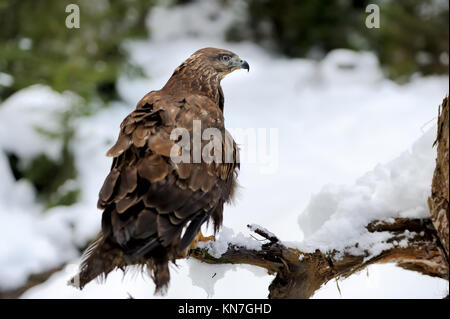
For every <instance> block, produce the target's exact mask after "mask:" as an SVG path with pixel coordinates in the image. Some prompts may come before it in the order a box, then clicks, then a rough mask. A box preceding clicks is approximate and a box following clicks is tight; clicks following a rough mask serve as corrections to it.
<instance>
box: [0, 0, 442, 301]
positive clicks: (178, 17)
mask: <svg viewBox="0 0 450 319" xmlns="http://www.w3.org/2000/svg"><path fill="white" fill-rule="evenodd" d="M219 5H220V4H218V2H215V1H199V2H194V3H191V4H187V5H183V6H177V7H176V8H175V9H170V10H169V9H167V8H164V7H161V8H160V9H158V10H154V11H153V12H152V13H151V14H150V15H149V17H148V21H147V25H148V26H149V27H150V28H151V35H152V37H151V38H150V39H147V40H144V41H134V42H130V41H127V42H126V43H124V48H126V49H127V50H129V51H130V53H131V61H132V62H134V63H137V64H138V65H141V66H142V67H143V69H144V72H145V77H144V78H138V79H135V78H133V79H131V78H129V77H127V76H126V75H123V76H122V77H121V78H120V81H119V84H118V89H119V93H120V94H121V96H122V98H123V100H124V101H125V103H112V105H111V106H110V107H109V108H107V109H103V110H101V111H99V112H98V113H96V114H94V115H93V116H90V117H86V118H80V119H78V120H77V122H76V123H73V124H74V127H75V128H76V131H75V137H74V140H73V141H72V143H71V145H70V147H71V150H72V151H73V153H74V154H76V158H75V165H76V169H77V172H78V176H77V179H76V180H74V181H70V182H68V183H67V185H64V187H68V188H71V187H72V188H73V187H76V186H78V188H80V189H81V190H82V193H81V196H80V198H79V201H78V202H77V203H76V204H74V205H72V206H68V207H54V208H52V209H50V210H47V211H44V208H43V207H41V205H40V204H38V203H37V202H36V198H35V193H34V190H33V188H32V187H31V185H30V184H29V183H28V182H26V181H23V180H19V181H16V180H15V179H14V177H13V176H12V174H11V172H10V169H9V166H8V162H7V159H6V157H5V156H4V154H3V153H2V152H0V176H2V183H1V184H0V265H1V267H0V290H2V289H13V288H15V287H18V286H20V285H21V284H23V283H24V281H25V280H26V278H27V276H28V275H29V274H31V273H34V272H39V271H43V270H48V269H50V268H52V267H54V266H58V265H60V264H61V263H66V262H68V264H67V266H66V267H65V268H64V269H63V270H61V271H59V272H56V273H55V274H53V275H52V276H51V277H50V278H49V279H48V280H47V281H46V282H45V283H43V284H41V285H39V286H36V287H34V288H32V289H30V290H28V291H27V292H26V293H25V294H24V295H23V298H128V296H129V295H128V294H130V295H132V296H133V297H134V298H161V297H160V296H154V295H153V291H154V285H153V283H152V281H151V279H149V278H148V277H146V276H140V275H132V273H130V274H127V275H125V276H123V274H122V272H121V271H115V272H113V273H111V274H110V276H108V279H107V281H106V282H105V283H104V284H98V283H97V282H92V283H90V284H88V285H87V286H86V287H85V289H84V290H83V291H78V290H76V289H74V288H73V287H69V286H66V282H67V280H68V279H69V278H70V277H71V275H73V274H74V273H75V272H76V268H77V265H78V264H79V252H78V247H82V246H84V245H85V244H86V242H87V241H88V240H89V239H90V238H92V237H94V236H95V234H96V233H97V232H98V231H99V229H100V219H101V212H100V211H98V210H97V209H96V201H97V195H98V191H99V189H100V187H101V185H102V183H103V180H104V178H105V177H106V175H107V172H108V170H109V167H110V159H109V158H106V157H105V153H106V150H107V149H108V148H109V146H111V145H112V143H113V142H114V140H115V139H116V137H117V134H118V128H119V125H120V122H121V121H122V119H123V118H124V117H125V116H126V115H127V114H128V113H129V112H130V111H131V110H132V109H133V108H134V105H136V103H137V101H138V100H139V99H140V98H141V97H142V96H143V95H144V94H145V93H147V92H148V91H150V90H153V89H159V88H160V87H161V86H162V85H164V83H165V81H167V79H168V78H169V77H170V75H171V74H172V72H173V70H174V69H175V68H176V67H177V66H178V65H179V64H180V63H181V62H182V61H183V60H184V59H185V58H186V57H188V56H189V55H190V54H192V53H193V52H194V51H196V50H198V49H199V48H202V47H208V46H215V47H221V48H227V49H230V50H232V51H233V52H236V53H237V54H239V55H240V56H241V57H242V58H244V59H245V60H247V61H248V62H249V64H250V66H251V72H249V73H247V72H239V71H236V72H234V73H233V74H231V75H229V76H228V77H227V78H226V79H224V80H223V82H222V86H223V90H224V93H225V118H226V125H227V127H228V128H229V130H230V132H237V130H239V129H242V130H249V132H253V133H254V134H256V135H255V136H256V141H257V142H258V143H259V142H260V141H261V139H262V138H260V137H259V135H258V132H259V131H258V129H263V131H264V132H265V133H266V134H267V135H266V136H270V129H273V130H272V132H276V134H273V138H272V139H271V140H269V142H270V143H268V144H269V145H270V147H267V148H266V150H265V153H266V154H265V155H266V156H260V155H258V154H256V156H255V157H254V159H255V160H248V159H249V157H250V159H251V156H249V155H251V154H250V152H251V149H252V145H249V143H248V142H247V141H246V136H245V134H242V135H240V134H237V135H238V136H236V137H235V138H236V140H237V142H238V143H239V144H241V147H242V153H243V156H242V157H241V159H243V162H242V163H241V172H240V176H239V183H240V185H241V187H240V188H239V190H238V192H239V196H238V199H237V200H236V202H235V203H234V205H230V206H227V207H226V208H225V212H224V227H223V229H222V230H221V232H219V233H218V234H217V240H216V241H215V242H210V243H207V244H202V245H205V246H203V247H205V248H208V250H209V252H210V253H211V254H213V255H214V256H220V255H221V254H223V252H225V250H226V248H227V246H228V242H230V241H231V242H234V243H239V244H241V245H245V246H246V247H254V248H258V247H260V245H261V242H259V241H257V240H255V239H254V238H252V237H250V231H249V230H248V229H247V227H246V225H248V224H256V225H262V226H263V227H266V228H267V229H268V230H269V231H270V232H273V233H274V234H276V235H277V237H278V238H280V240H282V241H283V242H285V243H289V244H291V243H292V245H297V246H298V247H300V248H302V249H304V250H305V251H308V249H312V247H317V248H320V249H322V250H324V251H327V250H328V249H330V248H331V247H335V248H345V247H351V246H352V244H353V243H355V242H356V241H358V242H360V243H361V246H360V247H361V249H362V248H366V249H368V250H369V251H370V253H371V254H376V253H378V252H380V251H382V250H383V249H386V248H388V245H387V244H386V243H385V242H383V241H386V240H387V238H388V235H387V234H384V233H378V234H369V233H367V232H366V231H365V230H364V228H363V227H362V226H363V225H365V224H366V223H367V222H368V221H371V220H375V219H384V220H391V221H392V218H393V217H397V216H409V217H423V216H426V214H427V208H426V198H427V196H428V193H429V188H430V183H431V176H432V171H433V168H434V157H435V149H433V148H431V144H432V142H433V138H434V134H435V128H434V126H433V124H434V123H435V117H436V115H437V107H438V105H439V104H440V103H441V101H442V99H443V97H444V96H445V94H448V84H449V82H448V78H447V77H439V76H430V77H421V76H416V77H414V78H413V79H412V80H411V81H410V82H409V83H407V84H404V85H399V84H396V83H394V82H392V81H390V80H388V79H385V78H384V77H383V76H382V75H381V70H380V68H379V66H378V63H377V59H376V57H375V56H374V55H373V54H372V53H371V52H359V53H356V52H352V51H349V50H337V51H332V52H330V53H329V54H328V55H327V56H326V57H325V59H323V60H322V61H313V60H308V59H288V58H286V57H282V56H276V55H273V54H271V53H268V52H267V51H265V50H264V49H262V48H260V47H259V46H257V45H254V44H251V43H248V42H242V43H227V42H226V41H225V40H224V36H223V30H224V29H223V28H224V26H226V25H228V24H230V23H234V22H235V21H236V20H234V19H235V18H234V17H231V15H232V14H233V12H234V11H233V10H236V9H233V8H234V7H233V8H232V9H230V10H221V13H220V15H219V16H216V17H214V16H212V17H211V14H210V13H211V12H215V10H216V7H217V6H219ZM239 5H242V4H239V2H237V4H236V6H239ZM193 8H194V9H195V10H194V9H193ZM195 12H200V15H195V16H194V13H195ZM241 18H242V17H237V18H236V19H241ZM186 21H189V28H180V25H185V24H184V23H185V22H186ZM199 26H202V27H201V28H200V27H199ZM202 30H203V31H202ZM74 99H75V98H74V96H73V94H70V93H64V94H60V93H57V92H54V91H52V90H51V89H50V88H48V87H45V86H42V85H36V86H31V87H29V88H26V89H24V90H21V91H20V92H18V93H16V94H15V95H14V96H12V97H10V98H9V99H8V100H6V101H3V102H2V103H1V104H0V149H1V150H8V151H13V152H14V153H16V154H18V156H19V157H20V158H21V160H23V161H26V160H29V159H31V158H33V157H34V156H36V155H37V154H40V153H45V154H47V155H48V156H49V157H51V158H58V157H59V149H60V146H61V144H60V142H59V141H58V140H50V139H48V138H47V137H45V136H43V135H39V134H36V132H35V130H34V127H35V126H41V127H42V126H43V128H44V129H46V130H53V129H56V128H55V126H54V125H55V123H56V121H54V120H53V119H54V116H55V113H56V114H58V113H60V112H63V111H64V110H65V109H66V107H69V105H70V103H73V101H74ZM75 100H76V99H75ZM233 130H234V131H233ZM411 145H412V147H411V148H410V149H408V147H410V146H411ZM404 150H406V151H404ZM402 151H403V153H401V152H402ZM380 163H385V164H380ZM267 167H269V168H271V169H267ZM264 168H266V169H264ZM324 185H325V186H324ZM350 216H351V218H349V217H350ZM299 226H300V227H299ZM208 231H209V232H211V230H208V229H206V228H205V229H204V234H207V233H208ZM398 244H399V245H404V244H406V242H400V243H398ZM355 253H361V250H359V251H355ZM177 264H178V267H175V266H173V267H171V277H172V278H171V283H170V287H169V290H168V294H167V296H166V298H206V297H214V298H266V297H267V295H268V290H267V287H268V286H269V284H270V282H271V280H272V279H273V278H274V277H273V275H268V274H267V273H266V272H265V270H263V269H260V268H258V267H254V266H242V265H220V266H218V265H206V264H202V263H200V262H198V261H196V260H193V259H192V258H190V259H188V260H180V261H178V262H177ZM368 269H369V273H370V274H371V275H370V276H369V277H368V278H367V277H366V276H365V274H362V273H360V274H357V275H354V276H352V277H350V278H349V279H346V280H344V281H342V282H341V283H340V287H341V292H342V296H340V294H339V292H338V291H337V289H336V284H335V283H334V282H329V283H328V284H326V285H325V286H324V287H322V288H321V290H320V291H318V292H317V293H316V295H315V296H314V297H315V298H321V297H328V298H340V297H343V298H348V297H353V296H356V297H358V296H359V297H370V298H380V297H386V298H417V297H425V298H440V297H442V296H444V295H446V294H447V293H448V282H447V281H444V280H441V279H437V278H430V277H426V276H422V275H420V274H418V273H414V272H409V271H406V270H402V269H399V268H395V267H394V266H392V265H374V266H370V267H369V268H368ZM214 274H215V275H214ZM361 276H363V277H361ZM236 287H239V289H236Z"/></svg>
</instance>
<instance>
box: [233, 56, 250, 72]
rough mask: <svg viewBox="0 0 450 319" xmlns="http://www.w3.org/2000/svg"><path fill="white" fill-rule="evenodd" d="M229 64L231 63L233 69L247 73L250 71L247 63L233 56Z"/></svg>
mask: <svg viewBox="0 0 450 319" xmlns="http://www.w3.org/2000/svg"><path fill="white" fill-rule="evenodd" d="M231 62H232V66H233V68H239V69H246V70H247V72H249V71H250V65H248V63H247V61H245V60H242V59H241V58H240V57H238V56H235V57H234V58H233V59H232V61H231Z"/></svg>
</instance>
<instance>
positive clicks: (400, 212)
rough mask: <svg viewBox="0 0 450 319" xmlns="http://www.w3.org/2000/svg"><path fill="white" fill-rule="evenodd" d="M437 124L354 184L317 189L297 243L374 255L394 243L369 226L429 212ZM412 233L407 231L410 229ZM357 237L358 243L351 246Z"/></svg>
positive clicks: (309, 248)
mask: <svg viewBox="0 0 450 319" xmlns="http://www.w3.org/2000/svg"><path fill="white" fill-rule="evenodd" d="M435 136H436V126H433V127H432V128H430V129H429V130H428V131H427V132H426V133H425V134H424V135H423V136H422V137H421V138H420V139H419V140H417V141H416V142H415V143H414V144H413V146H412V148H411V149H410V150H407V151H405V152H403V153H402V154H401V155H400V156H399V157H397V158H396V159H394V160H392V161H390V162H389V163H387V164H384V165H377V166H376V167H375V168H374V169H373V170H372V171H370V172H368V173H366V174H364V175H363V176H362V177H361V178H359V179H357V181H356V182H355V184H354V185H351V186H347V185H341V186H338V185H326V186H325V187H324V188H323V189H322V190H321V191H320V192H319V193H318V194H314V195H313V196H312V198H311V200H310V202H309V204H308V206H307V207H306V209H305V211H304V212H303V213H302V214H301V215H300V216H299V226H300V228H301V229H302V230H303V233H304V234H305V240H304V241H303V242H302V243H301V244H299V245H297V247H299V248H300V249H301V250H302V251H304V252H308V251H310V252H312V251H314V250H315V249H320V250H321V251H323V252H328V251H332V250H334V249H336V250H339V251H344V249H346V248H350V247H352V248H351V252H352V253H353V254H355V255H363V254H364V253H365V251H369V256H368V257H367V258H369V257H370V256H373V255H377V254H379V253H381V252H382V251H383V250H385V249H388V248H391V247H392V244H387V243H386V240H388V239H389V238H390V236H389V234H388V233H378V232H376V233H370V232H369V231H368V230H367V229H366V228H365V226H366V225H368V224H369V223H370V222H372V221H375V220H380V221H381V220H386V221H388V222H392V221H393V218H395V217H409V218H426V217H428V216H429V213H428V207H427V199H428V197H429V196H430V195H431V193H430V191H431V180H432V178H433V172H434V166H435V162H434V160H435V158H436V149H435V148H432V147H431V145H432V144H433V142H434V139H435ZM405 235H407V237H409V235H410V234H409V233H406V234H405ZM356 243H358V248H355V247H353V246H354V245H355V244H356Z"/></svg>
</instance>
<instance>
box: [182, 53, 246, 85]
mask: <svg viewBox="0 0 450 319" xmlns="http://www.w3.org/2000/svg"><path fill="white" fill-rule="evenodd" d="M186 66H189V67H197V68H198V69H205V68H206V69H208V71H209V72H212V73H216V74H217V75H218V77H219V79H223V78H224V77H225V75H227V74H229V73H231V72H233V71H235V70H238V69H246V70H247V71H249V70H250V66H249V65H248V63H247V61H245V60H243V59H241V58H240V57H239V56H238V55H237V54H235V53H233V52H231V51H228V50H224V49H217V48H203V49H200V50H198V51H196V52H195V53H194V54H192V55H191V56H190V57H189V58H188V59H187V60H186Z"/></svg>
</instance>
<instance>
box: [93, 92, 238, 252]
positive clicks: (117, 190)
mask: <svg viewBox="0 0 450 319" xmlns="http://www.w3.org/2000/svg"><path fill="white" fill-rule="evenodd" d="M193 120H199V121H201V125H202V126H201V127H202V129H203V128H217V129H218V130H220V132H222V133H224V134H223V135H222V136H226V138H224V139H223V142H222V151H223V154H225V153H226V152H227V151H229V150H230V147H231V149H232V153H233V160H232V161H231V163H224V161H222V163H214V162H212V163H210V164H208V163H205V162H203V161H202V162H201V163H178V164H177V163H174V162H173V161H172V160H171V158H170V152H171V149H172V147H173V146H174V144H175V141H173V140H171V139H170V134H171V131H172V129H174V128H176V127H181V128H185V129H187V130H188V131H189V133H190V139H191V145H192V139H193ZM207 142H208V141H202V149H203V146H204V145H206V143H207ZM107 155H108V156H111V157H113V158H114V159H113V164H112V167H111V171H110V173H109V175H108V176H107V178H106V179H105V182H104V184H103V187H102V188H101V190H100V194H99V200H98V207H99V208H100V209H104V212H103V216H102V232H103V235H104V236H105V235H108V234H109V236H111V237H112V239H113V241H115V242H116V243H117V244H118V245H120V246H121V247H122V248H123V250H124V253H125V254H126V256H128V258H131V259H133V258H139V257H142V256H146V254H148V253H150V252H152V251H153V252H155V251H158V250H161V249H162V250H163V251H165V253H166V254H163V255H167V256H168V258H170V259H175V258H176V257H177V254H179V253H180V252H181V251H183V250H184V249H186V248H187V247H188V246H189V245H190V243H191V241H192V239H193V238H194V237H195V236H196V235H197V233H198V232H199V230H200V227H201V225H202V224H203V223H204V222H205V221H206V220H208V219H209V217H211V218H212V219H213V221H214V226H215V230H217V229H218V228H219V227H220V225H221V222H222V211H223V204H224V202H226V201H228V200H229V199H230V198H231V195H232V192H233V188H234V185H235V178H236V176H235V169H236V168H238V163H236V160H235V159H236V158H237V157H238V149H237V147H236V144H235V142H234V141H233V140H232V138H231V137H230V136H229V135H228V134H225V129H224V121H223V114H222V111H221V110H220V109H219V107H218V105H217V103H215V102H214V101H212V100H211V99H209V98H208V97H205V96H200V95H193V96H189V97H186V98H184V99H182V100H174V99H173V98H170V97H167V98H164V96H163V95H161V94H160V93H159V91H152V92H150V93H149V94H147V95H146V96H145V97H144V98H143V99H142V100H141V101H140V102H139V103H138V106H137V108H136V109H135V110H134V111H133V112H132V113H131V114H130V115H128V116H127V117H126V118H125V119H124V121H123V122H122V124H121V127H120V134H119V137H118V140H117V142H116V144H115V145H114V146H113V147H112V148H111V149H110V150H109V151H108V153H107ZM190 158H191V159H192V150H191V156H190ZM185 226H187V229H186V231H185V232H184V234H183V236H181V235H182V231H183V228H184V227H185Z"/></svg>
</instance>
